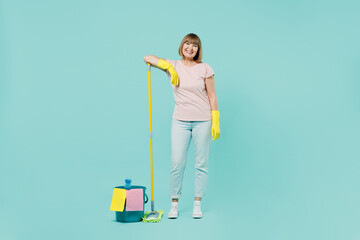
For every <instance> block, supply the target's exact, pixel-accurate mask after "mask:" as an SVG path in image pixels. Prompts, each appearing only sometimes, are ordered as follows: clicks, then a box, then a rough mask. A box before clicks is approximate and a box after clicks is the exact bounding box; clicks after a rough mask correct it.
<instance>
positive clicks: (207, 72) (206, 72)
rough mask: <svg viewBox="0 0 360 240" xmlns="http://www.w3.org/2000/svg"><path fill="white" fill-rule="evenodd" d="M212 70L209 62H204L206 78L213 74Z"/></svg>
mask: <svg viewBox="0 0 360 240" xmlns="http://www.w3.org/2000/svg"><path fill="white" fill-rule="evenodd" d="M214 74H215V73H214V71H213V70H212V68H211V67H210V65H209V64H207V63H205V76H206V78H208V77H211V76H212V75H214Z"/></svg>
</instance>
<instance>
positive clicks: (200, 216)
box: [192, 215, 202, 219]
mask: <svg viewBox="0 0 360 240" xmlns="http://www.w3.org/2000/svg"><path fill="white" fill-rule="evenodd" d="M192 217H193V218H196V219H199V218H202V215H192Z"/></svg>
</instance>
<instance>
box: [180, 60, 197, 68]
mask: <svg viewBox="0 0 360 240" xmlns="http://www.w3.org/2000/svg"><path fill="white" fill-rule="evenodd" d="M179 61H180V62H181V63H182V65H184V66H185V67H188V68H192V67H195V66H197V65H199V64H200V63H197V64H195V65H192V66H186V65H185V64H184V63H183V62H182V61H181V59H180V60H179Z"/></svg>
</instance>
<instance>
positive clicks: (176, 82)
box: [156, 59, 179, 86]
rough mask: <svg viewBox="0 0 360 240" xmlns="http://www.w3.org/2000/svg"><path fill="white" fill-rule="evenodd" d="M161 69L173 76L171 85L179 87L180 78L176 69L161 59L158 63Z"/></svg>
mask: <svg viewBox="0 0 360 240" xmlns="http://www.w3.org/2000/svg"><path fill="white" fill-rule="evenodd" d="M156 66H158V67H159V68H162V69H165V70H167V71H168V72H169V73H170V75H171V83H172V84H173V85H174V86H175V85H179V77H178V75H177V73H176V71H175V69H174V67H173V66H172V65H171V64H170V63H168V62H167V61H165V60H162V59H159V62H158V63H157V65H156Z"/></svg>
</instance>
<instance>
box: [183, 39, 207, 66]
mask: <svg viewBox="0 0 360 240" xmlns="http://www.w3.org/2000/svg"><path fill="white" fill-rule="evenodd" d="M178 53H179V55H180V56H181V57H182V59H184V60H188V61H195V62H197V63H200V62H201V59H202V57H203V53H202V47H201V40H200V38H199V36H198V35H196V34H195V33H189V34H188V35H186V36H185V37H184V38H183V39H182V40H181V43H180V45H179V48H178Z"/></svg>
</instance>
